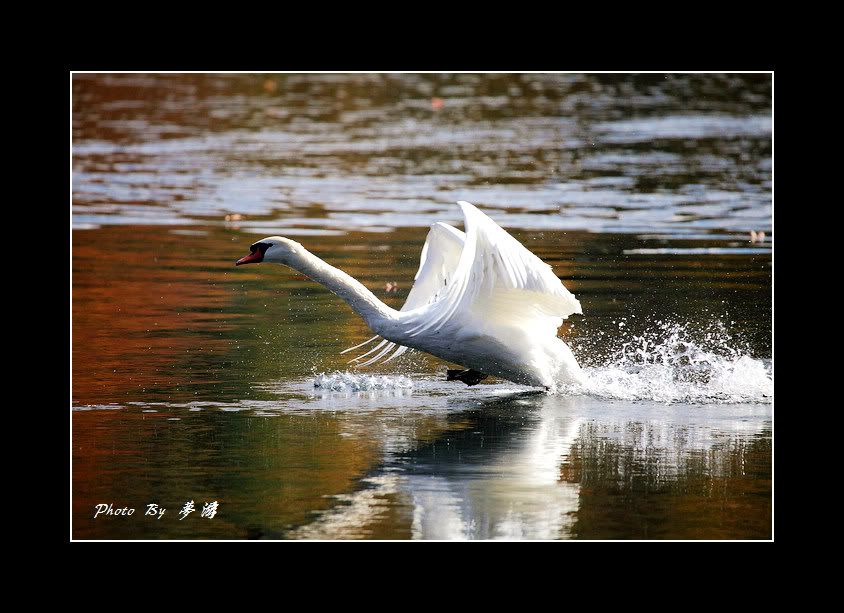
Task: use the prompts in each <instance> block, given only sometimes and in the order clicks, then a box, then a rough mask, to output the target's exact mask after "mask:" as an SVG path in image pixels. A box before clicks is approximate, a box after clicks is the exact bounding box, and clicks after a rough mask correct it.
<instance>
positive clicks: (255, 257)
mask: <svg viewBox="0 0 844 613" xmlns="http://www.w3.org/2000/svg"><path fill="white" fill-rule="evenodd" d="M301 250H302V245H300V244H299V243H297V242H296V241H292V240H290V239H289V238H283V237H281V236H268V237H267V238H262V239H261V240H259V241H258V242H257V243H252V245H251V246H250V247H249V251H250V253H249V255H247V256H244V257H242V258H240V259H239V260H238V261H237V262H235V263H234V265H235V266H240V265H241V264H257V263H258V262H275V263H276V264H287V263H288V262H290V259H291V258H292V257H293V256H294V255H296V254H297V253H301Z"/></svg>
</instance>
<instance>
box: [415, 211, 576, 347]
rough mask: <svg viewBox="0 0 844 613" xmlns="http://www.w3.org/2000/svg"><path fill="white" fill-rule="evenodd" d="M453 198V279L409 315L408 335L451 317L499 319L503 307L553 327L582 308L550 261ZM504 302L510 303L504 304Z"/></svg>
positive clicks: (526, 322) (523, 321)
mask: <svg viewBox="0 0 844 613" xmlns="http://www.w3.org/2000/svg"><path fill="white" fill-rule="evenodd" d="M458 204H459V205H460V208H461V210H462V211H463V219H464V223H465V226H466V235H465V240H464V244H463V251H462V253H461V254H460V260H459V262H458V265H457V268H456V270H455V273H454V276H453V279H452V282H451V283H450V284H449V287H448V288H447V291H445V292H443V294H442V296H441V297H440V298H439V300H437V301H436V303H435V304H434V305H433V308H431V309H429V312H427V313H422V312H420V313H419V317H416V318H414V319H415V320H416V321H415V324H416V325H415V326H412V327H411V329H410V331H409V334H410V335H412V336H414V335H418V334H421V333H423V332H426V331H429V330H431V331H435V330H439V329H440V328H442V327H443V326H444V325H446V323H448V322H450V321H453V320H454V319H456V318H465V319H464V321H470V320H471V321H478V320H479V318H493V319H499V320H500V319H501V313H502V312H507V313H509V315H510V316H512V317H515V318H516V319H518V320H519V322H520V323H519V325H521V326H522V327H524V326H542V327H543V328H544V329H545V330H548V329H550V327H551V326H553V329H554V332H556V329H557V328H558V327H559V326H560V324H562V322H563V320H564V319H565V318H567V317H569V316H570V315H572V314H573V313H582V310H581V306H580V302H579V301H578V300H577V299H576V298H575V297H574V295H573V294H572V293H571V292H569V291H568V290H567V289H566V288H565V286H564V285H563V283H562V282H561V281H560V279H559V278H557V275H555V274H554V271H553V270H552V269H551V266H549V265H548V264H546V263H545V262H543V261H542V260H541V259H539V258H538V257H537V256H536V255H534V254H533V253H531V252H530V251H529V250H528V249H526V248H525V247H524V245H522V244H521V243H520V242H519V241H517V240H516V239H515V238H513V237H512V236H511V235H510V234H509V233H507V231H506V230H504V229H503V228H501V227H500V226H499V225H498V224H496V223H495V222H494V221H493V220H492V219H490V218H489V217H488V216H487V215H485V214H484V213H482V212H481V211H480V210H478V209H477V208H476V207H475V206H473V205H471V204H469V203H468V202H465V201H460V202H458ZM505 305H510V308H508V309H504V306H505Z"/></svg>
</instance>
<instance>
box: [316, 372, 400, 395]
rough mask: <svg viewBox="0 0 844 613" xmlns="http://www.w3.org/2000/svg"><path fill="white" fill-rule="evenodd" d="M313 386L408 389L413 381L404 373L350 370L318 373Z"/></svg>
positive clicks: (340, 389)
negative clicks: (373, 372)
mask: <svg viewBox="0 0 844 613" xmlns="http://www.w3.org/2000/svg"><path fill="white" fill-rule="evenodd" d="M314 387H315V388H317V389H321V390H327V391H332V392H348V391H351V392H368V391H376V390H408V389H411V388H412V387H413V381H412V380H411V379H410V378H409V377H405V376H404V375H394V376H390V375H362V374H356V373H351V372H339V371H335V372H333V373H319V374H318V375H316V376H315V377H314Z"/></svg>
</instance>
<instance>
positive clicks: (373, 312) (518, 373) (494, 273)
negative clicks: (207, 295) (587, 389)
mask: <svg viewBox="0 0 844 613" xmlns="http://www.w3.org/2000/svg"><path fill="white" fill-rule="evenodd" d="M458 204H459V205H460V208H461V209H462V211H463V217H464V223H465V229H466V231H465V233H464V232H461V231H460V230H457V229H456V228H453V227H452V226H449V225H447V224H444V223H440V222H437V223H435V224H434V225H433V226H431V230H430V232H429V233H428V238H427V240H426V241H425V246H424V247H423V248H422V255H421V258H420V259H421V262H420V265H419V271H418V272H417V273H416V278H415V281H414V284H413V288H412V289H411V290H410V293H409V294H408V297H407V300H406V301H405V304H404V306H403V307H402V308H401V310H400V311H396V310H395V309H392V308H390V307H388V306H387V305H385V304H384V303H383V302H381V301H380V300H378V298H376V297H375V295H374V294H373V293H372V292H370V291H369V290H368V289H366V288H365V287H364V286H363V285H362V284H360V283H359V282H358V281H356V280H355V279H353V278H352V277H350V276H349V275H347V274H346V273H344V272H342V271H341V270H338V269H336V268H334V267H332V266H329V265H328V264H326V263H325V262H323V261H322V260H320V259H319V258H317V257H316V256H314V255H313V254H311V253H310V252H308V251H307V250H306V249H304V248H303V247H302V246H301V245H299V244H298V243H296V242H294V241H291V240H289V239H285V238H282V237H277V236H273V237H268V238H266V239H263V240H262V241H260V242H258V243H255V245H253V255H252V256H247V257H246V258H242V260H240V261H239V263H248V262H250V261H274V262H278V263H282V264H286V265H287V266H290V267H291V268H294V269H296V270H298V271H300V272H302V273H303V274H305V275H307V276H308V277H310V278H311V279H313V280H314V281H317V282H318V283H322V284H323V285H325V286H326V287H328V289H330V290H331V291H333V292H334V293H335V294H337V295H338V296H340V297H341V298H343V299H344V300H345V301H346V302H348V303H349V305H350V306H351V307H352V309H354V310H355V311H356V312H357V313H358V314H359V315H361V317H363V319H364V320H365V321H366V323H367V325H369V327H370V328H371V329H372V330H373V332H375V333H376V336H375V337H373V338H371V339H369V341H366V342H364V343H362V344H361V345H357V346H356V347H351V348H350V349H347V350H346V351H350V350H351V349H355V348H357V347H362V346H364V345H367V344H368V343H370V342H373V341H375V340H377V339H378V338H379V337H382V340H381V342H380V343H378V344H376V345H375V347H374V348H373V349H371V350H370V351H369V352H367V353H365V354H364V355H362V356H360V358H356V359H355V360H353V361H354V362H359V361H360V360H361V359H362V358H364V357H367V356H370V355H373V354H374V355H373V357H372V358H370V359H369V360H367V361H365V362H362V363H361V364H359V365H360V366H366V365H369V364H372V363H374V362H376V361H378V360H380V359H383V358H385V357H386V358H387V361H389V360H391V359H393V358H395V357H398V356H399V355H401V354H402V353H404V352H405V351H406V350H407V349H408V348H412V349H418V350H420V351H425V352H427V353H430V354H432V355H434V356H437V357H439V358H442V359H443V360H447V361H449V362H454V363H455V364H460V365H462V366H465V367H467V368H470V369H472V370H475V371H478V372H480V373H484V374H487V375H494V376H497V377H501V378H503V379H507V380H509V381H513V382H516V383H521V384H524V385H532V386H543V387H546V388H554V387H555V386H556V385H557V384H558V383H574V382H580V381H582V377H583V375H582V372H581V369H580V367H579V366H578V364H577V361H576V360H575V358H574V355H573V354H572V352H571V349H569V347H568V345H566V344H565V343H564V342H563V341H562V340H561V339H559V338H557V329H558V328H559V327H560V325H561V324H562V323H563V320H564V319H565V318H566V317H568V316H570V315H572V314H573V313H582V311H581V307H580V302H579V301H578V300H577V299H576V298H575V297H574V296H573V295H572V294H571V292H569V291H568V290H567V289H566V288H565V287H564V286H563V284H562V282H561V281H560V280H559V279H558V278H557V276H556V275H555V274H554V272H553V271H552V270H551V267H550V266H549V265H548V264H545V263H544V262H543V261H542V260H540V259H539V258H538V257H536V256H535V255H534V254H532V253H531V252H530V251H528V250H527V249H526V248H525V247H524V246H523V245H522V244H521V243H519V242H518V241H517V240H516V239H515V238H513V237H512V236H510V235H509V234H508V233H507V232H506V231H505V230H503V229H502V228H501V227H500V226H498V224H496V223H495V222H494V221H493V220H492V219H490V218H489V217H487V216H486V215H485V214H484V213H482V212H481V211H479V210H478V209H477V208H475V207H474V206H473V205H471V204H469V203H468V202H459V203H458ZM265 245H269V246H268V247H265ZM256 246H261V248H262V249H263V257H262V258H261V259H258V256H257V255H255V253H256ZM344 353H345V352H344ZM390 353H392V355H390V356H389V357H387V355H388V354H390Z"/></svg>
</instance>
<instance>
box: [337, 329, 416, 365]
mask: <svg viewBox="0 0 844 613" xmlns="http://www.w3.org/2000/svg"><path fill="white" fill-rule="evenodd" d="M379 338H380V339H381V342H380V343H378V344H377V345H375V347H373V348H372V349H370V350H369V351H367V352H366V353H364V354H363V355H359V356H358V357H356V358H353V359H351V360H349V364H352V363H355V362H360V360H362V359H363V358H365V357H366V356H368V355H370V354H372V353H375V352H376V351H378V350H379V349H380V350H381V351H380V352H379V353H377V354H375V357H373V358H370V359H368V360H367V361H366V362H363V363H362V364H355V368H359V367H362V366H369V365H370V364H375V363H376V362H377V361H378V360H380V359H382V358H383V357H384V356H386V355H387V354H388V353H390V352H391V351H393V350H394V349H395V351H394V352H393V355H391V356H390V357H388V358H387V359H386V360H384V363H385V364H386V363H387V362H389V361H390V360H394V359H395V358H397V357H399V356H400V355H401V354H403V353H404V352H405V351H407V350H408V349H409V347H405V346H403V345H398V344H396V343H393V342H390V341H388V340H387V339H385V338H382V337H380V336H378V335H377V334H376V335H375V336H373V337H372V338H371V339H369V340H368V341H364V342H362V343H360V344H359V345H355V346H354V347H349V348H348V349H344V350H343V351H341V352H340V355H342V354H344V353H347V352H349V351H352V350H354V349H359V348H360V347H363V346H365V345H368V344H369V343H371V342H372V341H374V340H377V339H379ZM396 347H398V349H396Z"/></svg>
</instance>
